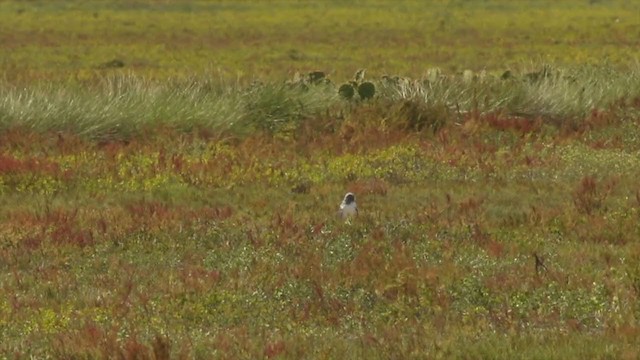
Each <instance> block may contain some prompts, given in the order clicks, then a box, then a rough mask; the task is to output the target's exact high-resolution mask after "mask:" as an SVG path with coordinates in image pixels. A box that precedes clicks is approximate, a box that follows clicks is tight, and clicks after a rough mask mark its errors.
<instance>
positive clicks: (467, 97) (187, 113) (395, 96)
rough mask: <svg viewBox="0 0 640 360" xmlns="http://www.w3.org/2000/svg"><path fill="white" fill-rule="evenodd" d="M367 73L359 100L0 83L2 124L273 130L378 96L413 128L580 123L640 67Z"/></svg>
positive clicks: (635, 85) (194, 85) (187, 84)
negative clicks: (478, 119)
mask: <svg viewBox="0 0 640 360" xmlns="http://www.w3.org/2000/svg"><path fill="white" fill-rule="evenodd" d="M374 82H375V83H376V88H378V89H379V91H376V94H375V96H372V99H370V101H367V102H366V103H364V102H355V103H350V102H346V101H344V100H343V99H342V98H341V96H340V91H339V89H338V88H337V87H336V86H335V85H334V84H333V83H331V82H330V81H322V82H317V83H314V84H303V85H304V86H301V84H296V83H290V82H270V83H266V84H261V83H253V84H244V85H241V84H239V83H231V84H229V83H226V82H225V81H223V80H220V79H212V78H210V77H192V78H189V79H181V80H167V81H151V80H148V79H145V78H141V77H137V76H132V75H121V76H111V77H105V78H104V79H102V80H101V81H98V82H96V83H92V84H78V83H70V84H64V83H62V84H59V83H44V84H42V83H39V84H35V85H32V86H30V87H23V88H19V87H16V86H10V85H0V129H5V130H6V129H10V128H23V129H29V130H35V131H39V132H48V131H65V132H71V133H76V134H78V135H81V136H85V137H89V138H105V137H106V138H109V137H130V136H135V135H136V134H142V133H144V132H145V131H146V130H148V129H151V128H156V127H170V128H174V129H177V130H180V131H191V130H193V129H195V128H206V129H208V130H209V131H213V132H221V133H224V132H231V133H234V134H237V135H242V134H245V135H246V134H251V133H254V132H256V131H259V132H266V133H269V134H276V133H289V132H292V131H294V130H295V129H297V127H298V126H299V124H300V123H301V122H302V121H305V120H312V119H321V118H322V119H325V121H326V119H327V118H329V119H334V120H335V119H338V118H341V117H342V116H341V115H342V114H344V111H353V110H354V109H357V108H358V107H360V106H369V105H370V104H371V103H372V102H373V103H376V102H378V103H379V104H381V105H382V106H381V109H384V112H385V114H384V116H386V117H389V115H391V117H396V118H401V119H404V120H403V121H405V122H406V127H407V128H408V129H411V130H421V129H423V128H425V127H428V128H431V129H432V130H434V131H435V130H437V129H439V128H440V127H442V126H444V125H445V124H446V123H447V122H449V121H450V119H453V118H455V119H457V120H460V119H461V118H466V117H469V116H478V115H482V114H487V113H497V112H498V113H503V114H507V115H514V116H520V117H525V118H530V119H534V118H541V119H543V120H544V121H547V122H548V123H550V124H553V125H557V126H563V125H566V124H570V125H574V124H579V123H580V122H581V121H583V120H584V119H585V118H586V117H587V116H588V114H589V113H590V112H592V111H593V110H618V109H619V108H623V107H624V105H625V104H627V103H628V102H630V101H632V100H633V99H637V98H640V71H639V69H638V68H632V69H630V70H628V71H619V70H615V69H612V68H609V67H605V66H589V67H586V66H582V67H573V68H552V67H549V66H544V67H542V68H541V69H538V70H536V71H529V72H527V71H522V72H521V74H519V75H511V73H505V74H504V75H503V76H497V75H491V74H486V73H480V74H473V73H471V72H470V71H469V72H465V73H464V74H462V75H445V74H442V73H441V72H439V71H430V72H429V73H428V74H427V75H426V76H425V77H424V78H422V79H418V80H413V79H405V78H400V77H393V78H392V77H383V78H382V79H379V80H374ZM371 84H373V83H371ZM372 86H373V85H372ZM616 106H617V108H616ZM332 111H334V113H333V115H332V114H331V112H332ZM335 111H338V113H336V112H335ZM326 114H329V115H331V116H328V117H327V116H323V115H326Z"/></svg>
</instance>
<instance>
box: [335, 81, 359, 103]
mask: <svg viewBox="0 0 640 360" xmlns="http://www.w3.org/2000/svg"><path fill="white" fill-rule="evenodd" d="M355 93H356V91H355V90H354V88H353V85H351V84H348V83H347V84H342V86H340V88H339V89H338V94H339V95H340V96H341V97H342V98H343V99H346V100H351V99H353V95H355Z"/></svg>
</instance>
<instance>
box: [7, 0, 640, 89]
mask: <svg viewBox="0 0 640 360" xmlns="http://www.w3.org/2000/svg"><path fill="white" fill-rule="evenodd" d="M639 12H640V4H638V3H637V2H635V1H622V0H621V1H587V0H584V1H583V0H580V1H576V0H568V1H560V2H558V1H526V0H525V1H517V2H509V1H463V0H451V1H393V2H392V1H375V0H373V1H319V2H310V1H240V2H223V1H86V2H80V1H37V0H36V1H29V2H19V1H0V42H1V43H2V50H3V55H2V57H1V59H0V61H1V62H2V63H0V65H1V66H2V69H3V70H4V73H5V77H6V78H7V79H8V80H20V79H25V80H31V79H39V78H44V79H49V78H56V79H59V78H65V77H75V76H78V77H81V78H84V77H93V76H95V75H96V73H98V74H101V73H103V72H105V69H102V70H99V69H100V68H105V67H109V63H110V62H112V61H113V60H119V61H121V62H122V63H123V64H124V67H123V68H122V70H124V71H135V72H136V73H137V74H142V75H145V76H152V77H160V78H163V77H166V76H170V75H184V74H186V75H193V74H194V73H198V72H203V71H206V72H210V73H214V74H222V75H223V76H227V77H231V78H235V77H236V76H241V77H245V78H250V79H252V78H262V79H264V78H269V79H276V80H282V79H284V78H287V77H290V76H291V75H293V73H294V72H295V71H311V70H323V71H326V72H329V73H330V74H331V75H332V76H333V77H334V78H336V79H344V78H346V77H347V76H351V74H353V72H355V71H356V70H357V69H359V68H367V69H369V72H370V73H371V74H375V75H376V76H381V75H383V74H391V75H402V76H411V77H418V76H421V75H423V74H424V72H425V70H426V69H428V68H431V67H441V68H443V69H444V70H447V71H450V72H451V71H453V72H455V71H462V70H464V69H471V70H474V71H479V70H483V69H487V70H491V71H493V70H501V71H503V70H506V69H507V68H521V67H522V66H523V65H524V66H529V65H531V64H532V63H536V64H537V63H541V62H551V63H554V64H557V65H571V64H576V63H598V64H601V63H603V62H608V63H611V64H615V65H632V64H637V61H638V60H637V59H638V54H639V51H640V50H639V44H638V39H640V25H639V21H638V13H639Z"/></svg>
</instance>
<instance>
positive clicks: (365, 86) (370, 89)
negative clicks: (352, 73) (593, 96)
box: [358, 81, 376, 100]
mask: <svg viewBox="0 0 640 360" xmlns="http://www.w3.org/2000/svg"><path fill="white" fill-rule="evenodd" d="M375 94H376V86H375V85H373V83H372V82H369V81H365V82H363V83H362V84H360V85H358V95H360V99H362V100H368V99H371V98H372V97H373V95H375Z"/></svg>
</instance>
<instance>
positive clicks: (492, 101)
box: [382, 65, 640, 125]
mask: <svg viewBox="0 0 640 360" xmlns="http://www.w3.org/2000/svg"><path fill="white" fill-rule="evenodd" d="M639 70H640V69H638V68H633V69H630V70H628V71H624V72H623V71H618V70H614V69H612V68H609V67H606V66H581V67H573V68H552V67H550V66H546V65H545V66H543V67H542V68H541V69H539V70H536V71H530V72H526V71H524V72H522V74H519V75H512V74H511V72H505V73H504V74H503V76H495V75H489V74H486V73H480V74H473V73H465V74H463V75H458V76H448V75H444V74H441V73H440V72H439V71H437V70H431V71H429V73H428V74H427V76H425V78H423V79H421V80H411V79H403V78H398V77H396V78H389V77H387V78H385V80H384V81H383V87H382V89H383V93H384V95H383V96H385V97H388V98H390V99H393V100H396V101H409V102H410V103H411V108H412V109H415V108H419V109H422V111H423V112H425V113H432V114H440V115H441V116H442V117H446V116H450V115H452V114H457V115H460V114H468V113H470V112H474V113H476V114H482V113H492V112H504V113H506V114H508V115H515V116H523V117H527V118H538V117H539V118H542V119H544V120H547V121H548V122H550V123H553V124H556V125H562V124H563V122H567V121H571V122H575V121H580V120H582V119H584V118H585V117H586V116H587V115H588V114H589V113H590V112H591V111H593V110H603V109H606V110H609V109H610V108H611V107H613V106H614V105H624V103H625V102H626V101H630V100H632V99H635V98H638V97H639V96H640V71H639ZM437 120H438V119H433V118H431V119H430V120H429V121H430V122H434V121H437Z"/></svg>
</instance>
